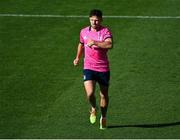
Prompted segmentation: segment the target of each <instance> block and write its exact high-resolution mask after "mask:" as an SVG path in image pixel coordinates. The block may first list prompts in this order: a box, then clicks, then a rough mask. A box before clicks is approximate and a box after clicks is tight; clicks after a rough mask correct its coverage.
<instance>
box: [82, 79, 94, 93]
mask: <svg viewBox="0 0 180 140" xmlns="http://www.w3.org/2000/svg"><path fill="white" fill-rule="evenodd" d="M95 86H96V82H95V81H94V80H87V81H84V88H85V91H86V94H87V96H90V95H92V94H94V92H95Z"/></svg>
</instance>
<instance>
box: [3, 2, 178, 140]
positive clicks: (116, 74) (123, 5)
mask: <svg viewBox="0 0 180 140" xmlns="http://www.w3.org/2000/svg"><path fill="white" fill-rule="evenodd" d="M67 3H68V4H67ZM179 6H180V1H178V0H158V1H156V0H147V1H144V0H134V1H131V0H119V1H118V0H113V1H110V0H99V1H97V2H96V1H89V0H86V1H85V2H84V1H82V0H76V1H71V0H68V1H67V2H65V1H64V2H63V1H58V0H57V1H56V0H54V1H49V0H45V1H42V0H37V1H28V2H27V1H23V0H19V1H16V2H15V1H12V0H7V1H2V2H0V14H3V13H12V14H13V13H14V14H16V13H17V14H65V15H86V14H88V13H89V10H90V9H91V8H101V9H102V10H103V11H104V14H105V15H148V16H151V15H152V16H153V15H158V16H179V15H180V12H179V10H178V9H179V8H180V7H179ZM179 22H180V20H179V19H104V22H103V24H104V25H107V26H108V27H110V28H111V30H112V32H113V36H114V48H113V49H112V50H110V51H109V58H110V64H111V86H110V91H109V94H110V105H109V110H108V126H109V128H108V129H107V130H106V131H100V130H99V124H98V123H96V124H95V125H94V126H91V125H90V124H89V120H88V117H89V116H88V115H89V114H88V109H89V106H88V102H87V101H86V97H85V93H84V89H83V81H82V63H81V64H80V66H79V67H73V65H72V61H73V59H74V57H75V54H76V47H77V44H78V41H79V31H80V29H81V28H82V27H84V26H86V25H88V24H89V23H88V19H85V18H84V19H83V18H82V19H80V18H78V19H75V18H72V19H67V18H66V19H65V18H64V19H63V18H32V17H28V18H27V17H0V112H1V113H0V138H44V139H45V138H102V139H105V138H122V139H123V138H180V134H179V130H180V109H179V108H180V105H179V102H180V95H179V93H180V63H179V62H180V47H179V46H180V40H179V38H180V33H179V30H180V24H179ZM96 95H97V98H98V99H99V97H98V89H97V94H96ZM98 116H100V112H98Z"/></svg>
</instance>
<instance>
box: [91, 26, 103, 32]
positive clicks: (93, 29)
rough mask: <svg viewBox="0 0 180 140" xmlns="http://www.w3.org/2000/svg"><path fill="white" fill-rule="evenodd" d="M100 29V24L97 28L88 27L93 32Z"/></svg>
mask: <svg viewBox="0 0 180 140" xmlns="http://www.w3.org/2000/svg"><path fill="white" fill-rule="evenodd" d="M100 29H101V26H98V27H97V28H92V27H90V30H91V31H93V32H97V31H99V30H100Z"/></svg>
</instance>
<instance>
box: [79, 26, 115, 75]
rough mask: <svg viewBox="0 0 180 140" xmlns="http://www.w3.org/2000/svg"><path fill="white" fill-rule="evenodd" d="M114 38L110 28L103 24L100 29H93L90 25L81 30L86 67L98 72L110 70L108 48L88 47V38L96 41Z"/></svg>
mask: <svg viewBox="0 0 180 140" xmlns="http://www.w3.org/2000/svg"><path fill="white" fill-rule="evenodd" d="M107 38H112V34H111V32H110V31H109V29H108V28H106V27H103V26H101V28H100V29H99V30H98V31H92V30H91V27H90V26H88V27H86V28H84V29H82V30H81V32H80V43H82V44H84V53H85V55H84V69H90V70H94V71H98V72H107V71H109V61H108V56H107V52H108V49H103V48H99V47H97V46H92V47H91V48H90V47H88V45H87V41H88V39H92V40H95V41H104V40H106V39H107Z"/></svg>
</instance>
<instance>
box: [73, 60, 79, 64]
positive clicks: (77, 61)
mask: <svg viewBox="0 0 180 140" xmlns="http://www.w3.org/2000/svg"><path fill="white" fill-rule="evenodd" d="M78 63H79V58H76V59H74V61H73V64H74V66H77V65H78Z"/></svg>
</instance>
